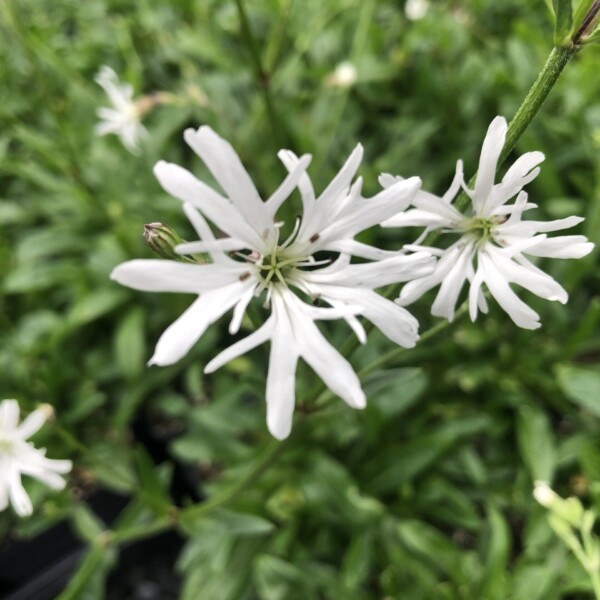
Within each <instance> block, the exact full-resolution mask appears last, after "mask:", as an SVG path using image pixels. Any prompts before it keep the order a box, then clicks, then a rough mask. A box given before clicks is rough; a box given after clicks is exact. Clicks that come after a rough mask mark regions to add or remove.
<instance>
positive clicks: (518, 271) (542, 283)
mask: <svg viewBox="0 0 600 600" xmlns="http://www.w3.org/2000/svg"><path fill="white" fill-rule="evenodd" d="M488 255H489V256H490V258H491V259H492V260H493V261H494V265H495V266H496V268H497V269H498V271H499V272H500V274H501V275H502V276H503V277H504V278H505V279H506V280H507V281H509V282H511V283H516V284H517V285H520V286H521V287H523V288H525V289H526V290H529V291H530V292H532V293H533V294H535V295H536V296H539V297H540V298H545V299H546V300H552V301H558V302H562V303H563V304H565V303H566V302H567V300H568V294H567V292H566V291H565V289H564V288H563V287H562V286H561V285H560V284H559V283H557V282H556V281H555V280H554V279H552V277H550V276H549V275H547V274H546V273H543V272H541V271H539V270H538V271H537V272H533V271H531V270H530V269H528V268H526V267H522V266H521V265H519V264H517V263H516V262H514V261H512V260H510V258H506V257H505V256H504V255H503V254H502V253H501V252H499V251H497V250H494V249H493V248H489V249H488Z"/></svg>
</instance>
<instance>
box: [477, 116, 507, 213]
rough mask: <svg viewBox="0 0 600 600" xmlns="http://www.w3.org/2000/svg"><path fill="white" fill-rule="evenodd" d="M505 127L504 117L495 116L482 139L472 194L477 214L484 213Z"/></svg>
mask: <svg viewBox="0 0 600 600" xmlns="http://www.w3.org/2000/svg"><path fill="white" fill-rule="evenodd" d="M507 128H508V126H507V124H506V119H505V118H504V117H496V118H495V119H494V120H493V121H492V122H491V123H490V126H489V128H488V130H487V134H486V136H485V139H484V140H483V146H482V147H481V155H480V157H479V169H478V171H477V180H476V182H475V190H474V192H475V193H474V196H473V205H474V208H475V211H476V213H477V214H478V215H482V214H483V213H484V207H485V204H486V201H487V199H488V197H489V195H490V193H491V191H492V186H493V185H494V178H495V176H496V169H497V167H498V159H499V158H500V153H501V152H502V148H503V147H504V141H505V139H506V130H507Z"/></svg>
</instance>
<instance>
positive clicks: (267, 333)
mask: <svg viewBox="0 0 600 600" xmlns="http://www.w3.org/2000/svg"><path fill="white" fill-rule="evenodd" d="M273 325H274V318H273V317H269V319H267V320H266V321H265V322H264V324H263V325H262V326H261V327H259V328H258V329H257V330H256V331H254V332H253V333H251V334H250V335H249V336H247V337H245V338H244V339H242V340H240V341H239V342H236V343H235V344H233V345H231V346H229V348H226V349H225V350H223V351H222V352H220V353H219V354H217V356H215V358H213V359H212V360H211V361H210V362H209V363H208V364H207V365H206V366H205V367H204V372H205V373H212V372H213V371H216V370H217V369H220V368H221V367H222V366H223V365H224V364H226V363H228V362H229V361H230V360H233V359H234V358H237V357H238V356H241V355H242V354H245V353H246V352H248V351H250V350H252V349H253V348H256V346H260V345H261V344H264V342H266V341H267V340H268V339H269V338H270V337H271V335H272V334H273Z"/></svg>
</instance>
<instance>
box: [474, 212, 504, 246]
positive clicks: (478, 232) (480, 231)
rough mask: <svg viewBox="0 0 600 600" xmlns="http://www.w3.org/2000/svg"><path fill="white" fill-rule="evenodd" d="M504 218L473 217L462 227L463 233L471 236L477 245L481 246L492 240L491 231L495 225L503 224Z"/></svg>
mask: <svg viewBox="0 0 600 600" xmlns="http://www.w3.org/2000/svg"><path fill="white" fill-rule="evenodd" d="M505 220H506V218H505V217H498V216H495V217H488V218H486V217H473V218H472V219H469V220H468V221H467V222H466V223H465V226H464V229H463V231H464V232H465V233H468V234H471V235H472V236H473V237H474V238H475V239H476V240H477V242H478V243H480V244H482V243H484V242H487V241H489V240H491V239H492V238H493V231H494V227H496V225H500V224H501V223H504V221H505Z"/></svg>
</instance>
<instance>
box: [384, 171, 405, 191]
mask: <svg viewBox="0 0 600 600" xmlns="http://www.w3.org/2000/svg"><path fill="white" fill-rule="evenodd" d="M402 179H403V177H400V175H390V173H381V175H380V176H379V178H378V181H379V185H380V186H381V187H382V188H384V189H387V188H389V187H391V186H392V185H394V184H395V183H398V182H399V181H402Z"/></svg>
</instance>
